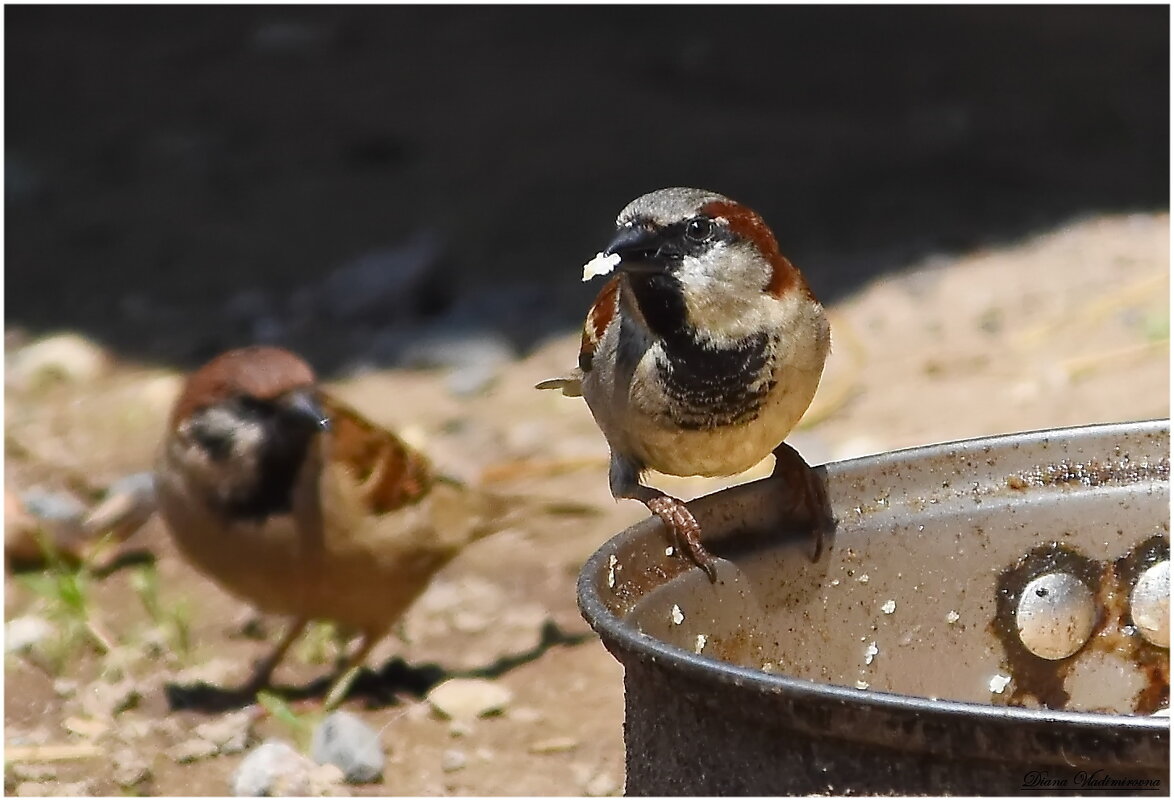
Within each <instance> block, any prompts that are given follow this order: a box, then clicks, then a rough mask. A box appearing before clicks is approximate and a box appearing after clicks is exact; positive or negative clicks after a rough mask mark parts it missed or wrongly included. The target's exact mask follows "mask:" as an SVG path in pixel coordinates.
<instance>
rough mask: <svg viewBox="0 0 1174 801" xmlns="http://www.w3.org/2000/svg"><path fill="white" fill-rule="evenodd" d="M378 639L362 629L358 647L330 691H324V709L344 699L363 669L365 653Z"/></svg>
mask: <svg viewBox="0 0 1174 801" xmlns="http://www.w3.org/2000/svg"><path fill="white" fill-rule="evenodd" d="M378 641H379V638H378V637H377V636H375V635H373V634H371V633H370V632H366V631H364V632H363V633H362V635H361V638H360V640H359V646H358V648H356V649H355V652H354V653H353V654H351V655H350V657H349V658H348V659H347V661H346V664H345V665H344V666H343V670H342V672H341V673H340V674H339V676H338V678H337V679H335V680H334V684H332V685H331V686H330V691H329V692H328V693H326V700H325V701H323V702H322V708H323V709H324V710H325V711H327V712H329V711H331V710H332V709H334V708H335V707H337V706H338V705H339V704H341V703H342V702H343V701H344V700H346V696H347V693H348V692H350V690H351V685H352V684H354V683H355V679H356V678H358V676H359V673H360V672H361V671H362V670H363V662H365V661H366V660H367V654H369V653H371V649H372V648H373V647H374V646H375V643H376V642H378Z"/></svg>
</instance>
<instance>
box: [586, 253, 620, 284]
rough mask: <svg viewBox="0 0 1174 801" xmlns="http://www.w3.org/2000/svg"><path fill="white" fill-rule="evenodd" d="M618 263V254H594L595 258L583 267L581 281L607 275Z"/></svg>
mask: <svg viewBox="0 0 1174 801" xmlns="http://www.w3.org/2000/svg"><path fill="white" fill-rule="evenodd" d="M619 263H620V254H618V253H613V254H611V255H610V256H605V255H604V254H603V253H602V252H600V253H596V254H595V258H593V259H592V260H591V261H589V262H587V263H586V264H584V265H583V280H584V281H590V280H591V279H592V278H594V277H595V276H597V275H607V274H608V273H610V272H611V271H612V270H614V269H615V268H616V265H617V264H619Z"/></svg>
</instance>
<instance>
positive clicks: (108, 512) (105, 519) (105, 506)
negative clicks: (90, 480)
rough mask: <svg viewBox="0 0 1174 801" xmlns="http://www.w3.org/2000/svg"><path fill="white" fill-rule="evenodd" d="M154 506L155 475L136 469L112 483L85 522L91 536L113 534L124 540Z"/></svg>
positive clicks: (115, 537) (140, 525)
mask: <svg viewBox="0 0 1174 801" xmlns="http://www.w3.org/2000/svg"><path fill="white" fill-rule="evenodd" d="M155 508H156V500H155V479H154V476H153V475H152V474H151V473H134V474H133V475H129V476H125V477H123V478H120V479H119V480H118V481H115V482H114V483H113V484H111V485H110V488H109V489H108V490H107V491H106V497H105V499H103V500H102V502H101V503H99V504H98V505H97V506H95V507H94V508H93V509H91V510H90V513H89V514H87V515H86V517H85V520H84V521H83V523H82V525H83V526H84V527H85V529H86V531H87V532H88V533H89V534H90V535H91V536H104V535H106V534H110V535H111V536H113V537H114V539H116V540H118V541H121V540H124V539H126V538H127V537H129V536H130V535H131V534H134V533H135V532H136V531H138V530H139V528H141V527H142V525H143V524H144V523H146V522H147V520H148V518H150V517H151V515H152V514H154V513H155Z"/></svg>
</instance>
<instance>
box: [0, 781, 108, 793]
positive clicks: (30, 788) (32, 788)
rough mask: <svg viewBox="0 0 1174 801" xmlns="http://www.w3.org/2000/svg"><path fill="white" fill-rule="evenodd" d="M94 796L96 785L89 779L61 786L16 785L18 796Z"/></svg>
mask: <svg viewBox="0 0 1174 801" xmlns="http://www.w3.org/2000/svg"><path fill="white" fill-rule="evenodd" d="M93 794H94V783H93V782H92V781H89V780H88V779H86V780H82V781H80V782H65V783H62V784H59V783H57V782H22V783H21V784H18V785H16V795H18V796H25V797H29V796H33V797H35V796H70V797H75V798H76V797H79V796H92V795H93Z"/></svg>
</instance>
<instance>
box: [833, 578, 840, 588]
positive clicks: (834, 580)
mask: <svg viewBox="0 0 1174 801" xmlns="http://www.w3.org/2000/svg"><path fill="white" fill-rule="evenodd" d="M832 586H833V587H838V586H840V580H839V579H832Z"/></svg>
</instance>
